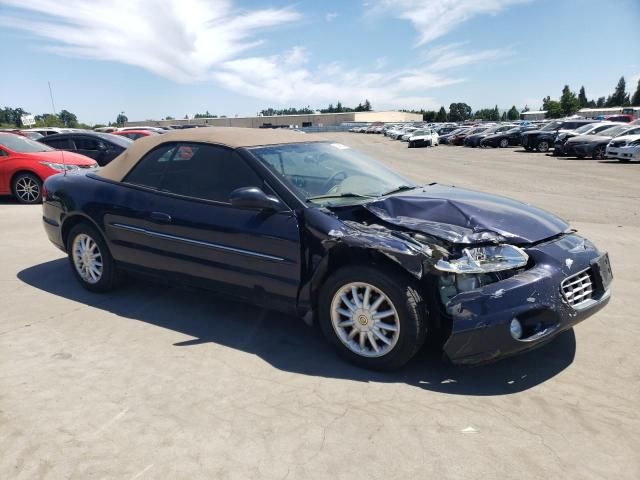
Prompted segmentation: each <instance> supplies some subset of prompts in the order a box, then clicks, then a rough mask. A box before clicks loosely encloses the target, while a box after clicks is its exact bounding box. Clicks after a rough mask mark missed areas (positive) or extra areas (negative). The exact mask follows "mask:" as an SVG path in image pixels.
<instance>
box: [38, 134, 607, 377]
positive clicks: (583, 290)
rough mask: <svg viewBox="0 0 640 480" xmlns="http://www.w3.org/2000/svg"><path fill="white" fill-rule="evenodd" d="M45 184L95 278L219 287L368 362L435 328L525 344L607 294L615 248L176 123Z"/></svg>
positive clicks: (450, 340)
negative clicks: (602, 248) (95, 167)
mask: <svg viewBox="0 0 640 480" xmlns="http://www.w3.org/2000/svg"><path fill="white" fill-rule="evenodd" d="M44 190H45V192H44V197H45V198H44V204H43V210H44V212H43V220H44V226H45V229H46V232H47V234H48V236H49V238H50V239H51V241H52V242H53V243H54V244H55V245H56V246H58V247H59V248H60V249H62V250H64V251H65V252H67V253H68V255H69V261H70V265H71V268H72V269H73V271H74V273H75V275H76V277H77V278H78V280H79V281H80V282H81V284H82V285H83V286H85V287H86V288H87V289H89V290H91V291H95V292H104V291H107V290H110V289H112V288H114V287H115V286H116V285H117V284H118V278H119V277H120V276H121V274H122V273H123V272H136V273H142V274H149V275H152V276H156V277H158V278H161V279H164V280H167V279H168V280H171V281H172V282H184V283H187V284H190V285H193V286H196V287H205V288H209V289H213V290H216V291H218V292H222V293H226V294H229V295H233V296H235V297H240V298H242V299H244V300H246V301H249V302H251V303H252V304H260V305H263V306H265V307H266V308H270V309H276V310H280V311H283V312H286V313H288V314H294V315H297V316H299V317H301V318H303V319H304V320H305V321H307V322H308V323H310V324H311V323H313V322H317V323H319V325H320V327H321V329H322V331H323V333H324V334H325V336H326V337H327V339H328V340H329V341H330V342H332V343H333V344H334V345H335V347H336V348H337V350H338V351H339V352H340V353H341V354H343V355H344V356H345V357H347V358H348V359H349V360H351V361H353V362H355V363H357V364H359V365H362V366H365V367H368V368H380V369H389V368H394V367H399V366H401V365H403V364H404V363H406V362H407V361H408V360H409V359H410V358H411V357H412V356H413V355H414V354H415V353H416V352H417V351H418V349H419V348H420V347H421V346H422V345H423V343H424V342H425V340H426V339H427V338H428V337H433V338H439V339H441V340H442V342H441V344H442V345H443V350H444V353H445V355H446V357H448V359H450V360H451V361H452V362H454V363H463V364H471V363H479V362H486V361H489V360H493V359H496V358H499V357H503V356H507V355H512V354H515V353H518V352H522V351H525V350H528V349H531V348H534V347H537V346H539V345H541V344H543V343H545V342H547V341H549V340H550V339H552V338H554V337H555V336H556V335H557V334H559V333H560V332H562V331H564V330H567V329H569V328H571V327H572V326H573V325H575V324H576V323H578V322H580V321H581V320H583V319H585V318H587V317H588V316H590V315H592V314H593V313H595V312H596V311H598V310H599V309H600V308H602V307H603V306H604V305H605V304H606V303H607V301H608V300H609V285H610V282H611V279H612V274H611V269H610V266H609V259H608V257H607V254H606V253H602V252H599V251H598V250H597V249H596V247H595V246H594V245H593V244H592V243H591V242H589V241H588V240H586V239H584V238H582V237H580V236H578V235H576V234H575V232H574V231H572V230H570V229H569V226H568V225H567V224H566V223H565V222H564V221H562V220H560V219H559V218H557V217H555V216H553V215H551V214H550V213H547V212H545V211H543V210H540V209H538V208H535V207H532V206H530V205H526V204H523V203H519V202H516V201H513V200H510V199H507V198H503V197H498V196H494V195H489V194H485V193H478V192H473V191H470V190H465V189H462V188H455V187H449V186H444V185H439V184H435V183H433V184H429V185H415V184H414V183H412V182H411V181H409V180H407V179H405V178H402V177H401V176H399V175H398V174H396V173H394V172H393V171H391V170H388V169H387V168H385V167H383V166H382V165H380V164H378V163H376V162H375V161H374V160H372V159H370V158H368V157H366V156H365V155H363V154H361V153H358V152H357V151H354V150H352V149H351V148H349V147H347V146H345V145H342V144H339V143H332V142H331V141H325V140H323V139H321V138H320V137H316V136H315V135H314V136H311V135H304V134H301V133H297V132H286V131H273V130H259V129H236V128H203V129H194V130H182V131H175V132H172V133H167V134H166V135H161V136H154V137H147V138H143V139H140V140H138V141H136V142H135V143H134V144H133V145H131V146H130V147H129V148H128V149H127V150H126V151H125V152H124V153H123V154H122V155H120V156H119V157H118V158H116V159H115V160H114V161H112V162H111V163H110V164H109V165H108V166H106V167H104V168H103V169H101V170H100V171H98V172H93V173H88V174H84V175H83V174H72V173H67V174H60V175H56V176H53V177H50V178H49V179H48V180H47V181H46V182H45V185H44Z"/></svg>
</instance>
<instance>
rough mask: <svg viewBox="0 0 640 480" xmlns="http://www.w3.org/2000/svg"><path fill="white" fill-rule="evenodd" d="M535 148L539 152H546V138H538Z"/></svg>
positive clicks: (547, 149) (547, 144)
mask: <svg viewBox="0 0 640 480" xmlns="http://www.w3.org/2000/svg"><path fill="white" fill-rule="evenodd" d="M536 149H537V150H538V151H539V152H541V153H545V152H548V151H549V142H547V141H546V140H540V141H539V142H538V145H537V147H536Z"/></svg>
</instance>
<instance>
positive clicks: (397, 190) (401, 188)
mask: <svg viewBox="0 0 640 480" xmlns="http://www.w3.org/2000/svg"><path fill="white" fill-rule="evenodd" d="M416 188H420V185H416V186H414V187H412V186H409V185H400V186H399V187H397V188H394V189H393V190H389V191H388V192H384V193H382V194H381V195H380V196H381V197H386V196H387V195H392V194H394V193H400V192H406V191H407V190H415V189H416Z"/></svg>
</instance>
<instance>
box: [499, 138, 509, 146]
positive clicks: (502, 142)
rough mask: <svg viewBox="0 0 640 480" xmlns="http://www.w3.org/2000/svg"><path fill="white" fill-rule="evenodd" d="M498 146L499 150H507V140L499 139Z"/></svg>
mask: <svg viewBox="0 0 640 480" xmlns="http://www.w3.org/2000/svg"><path fill="white" fill-rule="evenodd" d="M499 146H500V148H507V147H508V146H509V140H507V139H506V138H502V139H500V143H499Z"/></svg>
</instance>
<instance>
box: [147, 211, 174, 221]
mask: <svg viewBox="0 0 640 480" xmlns="http://www.w3.org/2000/svg"><path fill="white" fill-rule="evenodd" d="M149 218H151V220H153V221H154V222H157V223H171V215H169V214H168V213H163V212H151V215H149Z"/></svg>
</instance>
